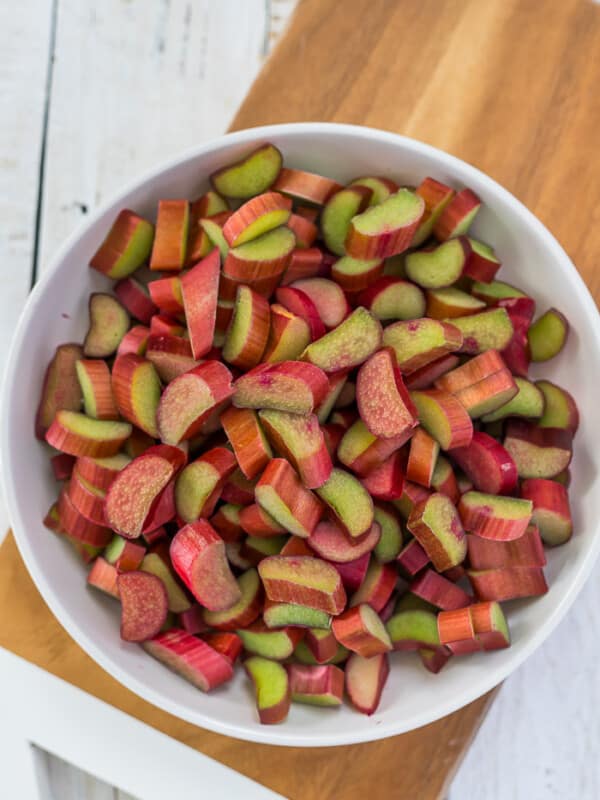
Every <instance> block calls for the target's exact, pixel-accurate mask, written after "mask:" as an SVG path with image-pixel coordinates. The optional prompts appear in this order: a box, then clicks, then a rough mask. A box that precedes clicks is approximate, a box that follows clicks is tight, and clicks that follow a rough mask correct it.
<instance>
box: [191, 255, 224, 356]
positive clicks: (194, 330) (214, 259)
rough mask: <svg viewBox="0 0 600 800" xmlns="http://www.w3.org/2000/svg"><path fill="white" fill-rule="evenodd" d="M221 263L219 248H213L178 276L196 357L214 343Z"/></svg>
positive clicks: (204, 352)
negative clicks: (181, 275)
mask: <svg viewBox="0 0 600 800" xmlns="http://www.w3.org/2000/svg"><path fill="white" fill-rule="evenodd" d="M220 264H221V262H220V258H219V251H218V250H217V249H216V248H215V249H214V250H213V251H212V252H211V253H209V254H208V256H206V258H203V259H202V261H200V262H198V264H196V266H195V267H192V269H190V270H189V271H188V272H186V273H185V275H183V277H182V278H181V291H182V296H183V305H184V308H185V317H186V321H187V325H188V330H189V334H190V342H191V345H192V353H193V356H194V358H195V359H198V358H202V356H203V355H205V354H206V353H208V351H209V350H210V349H211V347H212V344H213V338H214V332H215V323H216V314H217V298H218V288H219V270H220Z"/></svg>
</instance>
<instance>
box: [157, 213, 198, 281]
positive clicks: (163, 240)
mask: <svg viewBox="0 0 600 800" xmlns="http://www.w3.org/2000/svg"><path fill="white" fill-rule="evenodd" d="M189 219H190V204H189V203H188V201H187V200H160V201H159V203H158V214H157V218H156V232H155V235H154V244H153V246H152V255H151V256H150V269H153V270H163V271H165V272H166V271H175V272H178V271H179V270H181V269H182V267H183V265H184V264H185V259H186V252H187V237H188V228H189Z"/></svg>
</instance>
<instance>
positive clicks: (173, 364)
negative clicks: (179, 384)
mask: <svg viewBox="0 0 600 800" xmlns="http://www.w3.org/2000/svg"><path fill="white" fill-rule="evenodd" d="M146 360H147V361H150V363H151V364H153V365H154V368H155V369H156V372H157V373H158V375H159V376H160V378H161V379H162V380H163V381H164V382H165V383H170V382H171V381H172V380H174V379H175V378H177V377H178V376H179V375H183V373H184V372H189V371H190V370H191V369H194V367H197V366H198V362H197V361H195V360H194V357H193V355H192V348H191V346H190V342H189V339H183V338H182V337H181V336H154V335H151V336H150V338H149V339H148V347H147V348H146Z"/></svg>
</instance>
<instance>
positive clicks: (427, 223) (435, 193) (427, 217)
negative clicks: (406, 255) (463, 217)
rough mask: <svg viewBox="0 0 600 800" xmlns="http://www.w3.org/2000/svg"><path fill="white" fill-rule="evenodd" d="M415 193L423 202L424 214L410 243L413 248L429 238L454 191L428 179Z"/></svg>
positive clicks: (422, 182)
mask: <svg viewBox="0 0 600 800" xmlns="http://www.w3.org/2000/svg"><path fill="white" fill-rule="evenodd" d="M415 193H416V194H418V195H419V196H420V197H422V198H423V200H424V202H425V212H424V214H423V216H422V218H421V221H420V222H419V227H418V228H417V230H416V231H415V234H414V236H413V240H412V243H411V244H412V246H413V247H418V246H419V245H420V244H422V243H423V242H424V241H425V240H426V239H429V237H430V236H431V234H432V232H433V228H434V225H435V224H436V223H437V221H438V219H439V218H440V216H441V214H442V212H443V211H444V209H445V208H446V206H447V205H448V203H449V202H450V201H451V200H452V198H453V197H454V189H451V188H450V187H449V186H446V185H445V184H444V183H440V182H439V181H436V180H434V179H433V178H429V177H428V178H425V179H424V180H423V181H421V183H420V184H419V185H418V186H417V188H416V189H415Z"/></svg>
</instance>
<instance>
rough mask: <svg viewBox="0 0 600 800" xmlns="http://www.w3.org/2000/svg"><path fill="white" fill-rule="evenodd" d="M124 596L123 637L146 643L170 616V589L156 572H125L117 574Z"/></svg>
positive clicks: (122, 609)
mask: <svg viewBox="0 0 600 800" xmlns="http://www.w3.org/2000/svg"><path fill="white" fill-rule="evenodd" d="M117 588H118V591H119V597H120V599H121V639H124V640H125V641H126V642H145V641H146V640H148V639H151V638H152V637H153V636H156V635H157V633H158V632H159V631H160V629H161V628H162V626H163V625H164V623H165V621H166V619H167V611H168V608H167V592H166V590H165V587H164V584H163V582H162V581H161V580H160V578H157V577H156V575H150V574H149V573H147V572H139V571H132V572H122V573H121V574H120V575H119V576H118V577H117Z"/></svg>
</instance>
